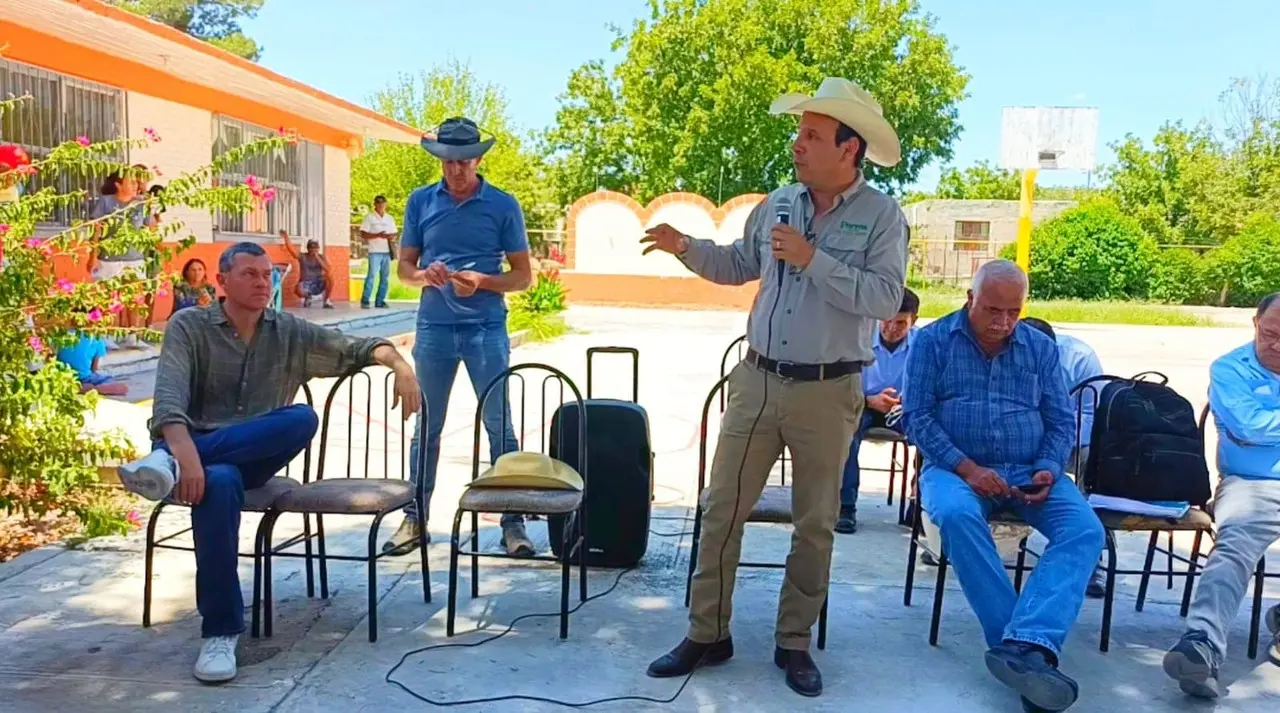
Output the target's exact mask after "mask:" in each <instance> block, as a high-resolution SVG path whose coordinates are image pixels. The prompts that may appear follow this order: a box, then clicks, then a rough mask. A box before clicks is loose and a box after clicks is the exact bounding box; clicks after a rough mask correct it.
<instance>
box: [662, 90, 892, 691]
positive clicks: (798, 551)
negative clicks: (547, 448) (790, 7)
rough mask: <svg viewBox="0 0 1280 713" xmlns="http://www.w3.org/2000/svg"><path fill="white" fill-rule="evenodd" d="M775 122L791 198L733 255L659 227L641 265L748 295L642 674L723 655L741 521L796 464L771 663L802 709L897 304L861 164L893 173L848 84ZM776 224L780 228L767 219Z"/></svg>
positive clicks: (803, 101)
mask: <svg viewBox="0 0 1280 713" xmlns="http://www.w3.org/2000/svg"><path fill="white" fill-rule="evenodd" d="M771 112H772V113H774V114H796V115H799V116H800V121H799V129H798V131H797V133H796V138H795V141H794V143H793V144H792V149H791V152H792V160H793V163H794V165H795V170H796V176H797V177H798V178H799V181H800V182H799V184H793V185H789V186H784V187H782V188H779V189H777V190H775V191H773V192H772V193H770V194H769V196H768V197H767V198H766V199H765V200H764V201H763V202H762V203H760V205H758V206H756V208H755V210H753V211H752V213H751V216H750V217H749V218H748V219H747V223H746V226H745V228H744V230H743V235H742V238H741V239H740V240H738V241H736V242H734V243H733V244H732V245H717V244H716V243H715V242H713V241H711V240H707V239H700V238H694V237H691V236H688V235H684V234H682V233H680V232H679V231H678V230H676V229H675V228H672V227H671V226H670V225H666V224H662V225H658V226H655V227H653V228H651V229H649V230H648V231H646V237H644V238H643V239H642V240H641V242H642V243H646V244H647V247H646V248H645V250H644V252H645V253H646V254H647V253H649V252H652V251H653V250H662V251H665V252H668V253H671V254H672V255H676V256H678V257H679V258H680V260H681V261H682V262H683V263H684V264H685V265H686V266H687V267H688V268H689V269H690V270H692V271H693V272H694V273H696V274H698V275H699V276H701V277H703V278H704V279H707V280H710V281H711V282H715V283H718V284H725V285H741V284H744V283H746V282H750V281H751V280H759V281H760V291H759V293H758V294H757V296H756V300H755V304H754V306H753V308H752V310H751V316H750V319H749V322H748V326H747V341H748V343H749V345H750V349H749V350H748V351H747V355H746V358H745V360H744V361H743V362H742V363H741V364H739V365H738V366H737V367H735V368H734V370H733V372H732V373H731V374H730V376H729V384H728V391H729V394H730V399H729V406H728V410H727V411H726V412H725V414H724V417H723V419H722V422H721V427H720V436H719V440H718V442H717V445H716V454H715V461H714V463H713V464H712V467H711V480H710V484H709V485H708V490H709V492H708V494H707V498H706V502H705V505H704V513H703V518H702V536H701V540H700V542H699V548H698V571H697V572H696V573H695V574H694V577H693V584H692V591H691V599H690V609H689V631H688V634H687V636H686V638H685V639H684V641H682V642H681V643H680V645H679V646H677V647H676V648H675V649H673V650H672V651H671V652H669V653H667V654H666V655H664V656H662V657H661V658H659V659H657V660H656V661H654V662H653V663H652V664H651V665H650V666H649V675H651V676H656V677H664V676H680V675H684V674H686V673H688V672H690V671H692V670H693V669H695V668H697V667H698V666H700V665H707V664H714V663H720V662H723V661H725V660H726V659H728V658H729V657H730V656H732V655H733V640H732V638H731V636H730V631H729V618H730V612H731V611H732V596H733V585H734V578H735V574H736V569H737V563H738V560H739V554H740V552H741V549H742V530H743V524H744V523H743V520H744V519H745V518H746V516H747V514H748V513H750V512H751V509H752V507H753V506H754V505H755V504H756V501H757V500H758V499H759V498H760V494H761V491H762V490H763V488H764V485H765V481H766V480H767V479H768V476H769V473H770V471H771V470H772V468H773V465H774V463H775V462H776V461H777V459H778V456H779V455H780V454H781V453H782V449H783V448H784V447H788V448H789V449H790V451H791V454H792V459H793V464H794V479H793V483H792V496H791V497H792V501H791V502H792V515H793V521H794V524H795V531H794V533H793V534H792V544H791V553H790V554H789V555H788V557H787V568H786V578H785V580H784V582H783V586H782V597H781V601H780V602H779V605H778V620H777V629H776V632H775V644H776V647H775V650H774V662H775V663H776V664H777V665H778V666H779V667H780V668H782V669H785V671H786V682H787V685H788V686H790V687H791V688H792V689H793V690H795V691H796V692H797V693H800V694H801V695H805V696H817V695H819V694H820V693H821V692H822V676H821V674H820V673H819V671H818V667H817V665H816V664H815V663H814V661H813V658H812V657H811V656H810V655H809V641H810V633H811V630H812V628H813V624H814V622H815V621H816V620H817V618H818V615H819V612H820V611H821V610H822V607H823V603H824V602H825V600H826V597H827V584H828V578H829V575H830V568H831V548H832V544H833V539H834V536H833V534H832V532H833V527H834V526H835V522H836V516H837V513H838V510H839V505H840V499H839V497H837V494H838V492H839V490H840V480H841V474H842V472H843V468H844V461H845V458H846V457H847V455H848V453H849V442H850V440H851V439H852V437H853V434H854V431H855V430H856V428H857V426H858V422H859V420H860V418H861V416H862V408H863V400H862V386H861V380H862V377H861V372H862V368H863V367H864V366H865V365H867V364H868V363H870V362H871V360H872V358H873V352H872V348H871V347H872V338H873V333H874V330H875V328H876V321H877V320H882V319H892V318H893V316H894V315H895V314H896V313H897V311H898V307H899V305H900V304H901V303H902V292H903V280H904V278H905V275H906V265H907V223H906V219H905V218H904V216H903V214H902V210H901V208H899V206H898V204H897V202H895V201H894V200H893V199H892V198H890V197H889V196H887V195H885V194H884V193H882V192H880V191H878V190H876V189H875V188H872V187H871V186H869V185H867V183H866V181H865V179H864V177H863V175H862V170H861V168H862V162H863V159H864V158H865V159H868V160H870V161H872V162H874V163H877V164H879V165H881V166H893V165H895V164H897V163H898V161H899V159H900V156H901V149H900V147H899V143H898V137H897V135H896V134H895V132H894V130H893V127H891V126H890V125H889V123H888V122H887V121H885V119H884V117H883V116H882V115H881V111H880V106H879V104H877V103H876V101H875V99H873V98H872V97H871V95H870V94H868V93H867V92H866V91H864V90H863V89H862V88H861V87H859V86H858V85H857V84H854V83H853V82H851V81H849V80H847V79H839V78H828V79H827V80H826V81H824V82H823V83H822V86H821V87H820V88H819V89H818V92H817V94H816V95H814V96H811V97H810V96H805V95H800V94H787V95H785V96H782V97H780V98H779V99H778V100H777V101H775V102H774V103H773V106H772V107H771ZM784 213H785V214H786V215H787V216H788V217H789V220H788V221H787V222H785V223H783V222H781V221H780V220H779V218H780V217H781V216H782V215H783V214H784Z"/></svg>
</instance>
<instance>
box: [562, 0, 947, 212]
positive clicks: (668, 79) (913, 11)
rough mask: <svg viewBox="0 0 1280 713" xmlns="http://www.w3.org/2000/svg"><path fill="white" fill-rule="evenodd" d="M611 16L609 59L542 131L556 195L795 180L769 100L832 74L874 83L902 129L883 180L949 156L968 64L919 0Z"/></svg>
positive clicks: (900, 183) (673, 6)
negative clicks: (895, 157) (622, 23)
mask: <svg viewBox="0 0 1280 713" xmlns="http://www.w3.org/2000/svg"><path fill="white" fill-rule="evenodd" d="M649 7H650V11H651V12H650V17H649V18H648V19H647V20H644V19H642V20H638V21H636V23H635V24H634V25H633V26H632V28H631V30H630V32H629V33H624V32H623V31H622V30H620V29H619V30H616V34H617V38H616V40H615V42H614V50H615V51H616V52H620V53H622V55H623V56H622V59H621V62H620V64H619V65H618V66H617V68H616V69H615V70H614V71H613V72H612V73H608V72H606V71H605V68H604V64H603V63H601V62H589V63H587V64H585V65H583V66H582V67H580V68H579V69H578V70H577V71H575V72H574V73H573V74H572V76H571V77H570V79H569V84H568V87H567V89H566V91H565V93H564V94H562V95H561V97H560V104H561V106H560V110H559V112H558V113H557V116H556V123H555V126H554V127H553V128H552V129H551V130H550V131H549V132H548V134H547V144H548V150H549V151H550V152H551V153H552V154H553V156H554V158H555V160H556V163H555V168H556V172H555V173H556V176H555V177H556V189H557V194H558V198H559V199H560V201H561V202H562V203H567V202H569V201H572V200H574V199H576V198H577V197H579V196H581V195H582V194H584V193H587V192H590V191H592V190H595V189H596V188H597V187H605V188H610V189H614V190H620V191H623V192H625V193H629V194H632V195H634V196H636V197H637V198H638V199H640V200H642V201H644V200H648V199H651V198H652V197H654V196H656V195H659V194H661V193H665V192H667V191H670V190H673V189H681V190H688V191H694V192H697V193H701V194H702V195H706V196H711V197H713V198H714V197H718V196H719V197H727V196H732V195H736V194H739V193H745V192H754V191H767V190H770V189H772V188H775V187H777V186H778V185H781V184H783V183H785V182H787V181H789V180H791V176H792V166H791V161H790V157H789V151H788V146H789V144H790V141H791V138H792V135H793V133H794V126H795V125H794V122H793V121H787V120H784V119H782V118H778V117H771V116H769V114H768V107H769V105H770V103H771V102H772V101H773V100H774V99H775V98H776V97H777V96H778V95H780V94H782V93H785V92H789V91H803V92H812V91H813V90H814V89H816V88H817V86H818V85H819V84H820V83H821V82H822V80H823V78H825V77H827V76H840V77H847V78H849V79H852V80H854V81H857V82H858V83H859V84H861V85H862V86H863V87H864V88H866V89H867V90H868V91H870V92H871V93H872V94H873V95H874V96H875V97H876V98H877V100H878V101H879V102H880V104H881V106H882V107H883V110H884V114H885V116H886V117H887V118H888V119H889V121H890V123H892V124H893V125H894V126H895V127H896V128H897V131H898V133H899V135H900V136H901V138H902V148H903V159H902V162H901V163H900V164H898V166H896V167H894V168H891V169H881V168H879V167H875V166H870V165H869V166H868V169H867V177H868V179H869V180H872V181H874V182H876V183H877V184H878V185H880V186H883V187H884V188H886V189H887V190H890V191H895V192H896V191H900V190H901V189H902V188H903V187H905V186H907V185H910V184H911V183H912V182H914V181H915V179H916V177H917V175H918V174H919V172H920V170H921V169H922V168H923V167H924V166H925V165H927V164H928V163H930V162H931V161H934V160H937V159H943V160H945V159H948V158H950V157H951V155H952V154H951V146H952V143H953V142H954V141H955V139H956V137H957V136H958V135H959V133H960V123H959V119H958V112H957V103H958V102H959V101H960V100H961V99H963V98H964V96H965V87H966V86H967V84H968V81H969V77H968V75H967V74H966V73H964V71H963V70H962V69H961V68H959V67H957V66H956V64H955V62H954V61H953V57H952V49H951V46H950V45H949V44H948V43H947V41H946V38H945V37H943V36H942V35H941V34H940V33H938V32H937V31H936V29H935V27H934V19H933V17H931V16H930V15H927V14H925V13H922V12H921V11H920V9H919V5H918V3H917V2H916V0H894V1H893V2H880V1H876V2H870V1H868V0H828V1H827V2H822V3H817V4H815V3H812V2H810V1H809V0H650V2H649Z"/></svg>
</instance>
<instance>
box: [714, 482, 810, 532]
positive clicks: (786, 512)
mask: <svg viewBox="0 0 1280 713" xmlns="http://www.w3.org/2000/svg"><path fill="white" fill-rule="evenodd" d="M710 493H711V491H710V490H703V491H702V497H701V498H700V500H701V501H702V502H701V504H702V508H703V509H704V510H705V509H706V507H707V498H708V496H709V495H710ZM747 522H777V523H785V524H789V523H790V522H791V487H790V486H786V485H766V486H765V488H764V492H763V493H761V494H760V500H759V501H758V502H757V503H756V506H755V507H753V508H751V515H750V516H748V517H747Z"/></svg>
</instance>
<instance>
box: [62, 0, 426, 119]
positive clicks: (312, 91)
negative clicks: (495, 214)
mask: <svg viewBox="0 0 1280 713" xmlns="http://www.w3.org/2000/svg"><path fill="white" fill-rule="evenodd" d="M63 1H64V2H69V3H71V4H73V5H78V6H80V7H81V8H83V9H85V10H88V11H89V12H92V13H94V14H96V15H99V16H101V17H106V18H110V19H112V20H116V21H119V22H123V23H126V24H129V25H132V26H133V27H136V28H139V29H141V30H145V31H147V32H150V33H151V34H153V35H155V36H157V37H162V38H164V39H166V40H169V41H172V42H176V43H178V44H181V45H184V46H186V47H188V48H189V49H193V50H195V51H197V52H200V53H203V54H206V55H208V56H210V57H214V58H216V59H219V60H222V61H224V62H226V63H227V64H231V65H234V66H236V67H238V68H240V69H245V70H248V71H250V72H253V73H254V74H257V75H258V76H260V77H262V78H263V79H268V80H270V81H272V82H275V83H276V84H280V85H283V86H286V87H289V88H291V89H296V90H298V91H300V92H302V93H304V94H307V95H308V96H310V97H312V98H314V99H319V100H320V101H322V102H325V103H326V104H331V105H333V106H336V107H340V108H342V109H346V110H348V111H352V112H355V113H357V114H360V115H362V116H365V117H366V118H369V119H373V120H375V121H377V122H379V123H382V124H385V125H387V126H390V127H392V128H395V129H400V130H401V131H407V132H409V133H411V134H420V133H421V132H420V131H419V130H418V129H415V128H413V127H412V126H409V125H408V124H402V123H400V122H398V121H396V120H395V119H391V118H389V117H386V116H383V115H382V114H379V113H378V112H376V111H373V110H372V109H368V108H366V107H362V106H360V105H359V104H353V103H351V102H349V101H346V100H345V99H340V98H338V97H335V96H333V95H332V94H326V93H325V92H322V91H320V90H319V89H316V88H315V87H312V86H308V85H306V84H303V83H302V82H299V81H297V80H294V79H290V78H288V77H286V76H284V75H282V74H277V73H275V72H272V71H271V70H269V69H267V68H266V67H263V66H262V65H260V64H258V63H257V62H251V61H249V60H247V59H244V58H243V57H237V56H236V55H234V54H231V53H230V52H227V51H226V50H223V49H220V48H218V47H214V46H213V45H211V44H209V43H208V42H205V41H203V40H199V39H196V38H195V37H192V36H190V35H188V34H186V33H185V32H180V31H178V30H175V29H174V28H172V27H169V26H168V25H164V24H161V23H159V22H155V21H153V20H150V19H147V18H145V17H142V16H141V15H136V14H134V13H132V12H129V11H128V10H121V9H120V8H118V7H115V6H113V5H108V4H106V3H104V2H101V0H63ZM144 93H145V92H144ZM272 128H274V127H272Z"/></svg>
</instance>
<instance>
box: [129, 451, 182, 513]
mask: <svg viewBox="0 0 1280 713" xmlns="http://www.w3.org/2000/svg"><path fill="white" fill-rule="evenodd" d="M116 474H117V475H119V476H120V482H121V484H123V485H124V489H125V490H128V491H129V492H131V493H137V494H138V495H141V496H142V497H144V498H146V499H147V500H156V501H159V500H164V499H165V498H166V497H168V495H169V493H171V492H173V486H174V484H175V483H177V482H178V462H177V461H175V460H174V459H173V456H171V455H169V452H168V451H163V450H159V449H157V450H154V451H151V452H150V453H148V454H147V455H145V456H143V457H141V458H139V459H138V460H135V461H134V462H132V463H126V464H124V465H122V466H120V467H118V468H116Z"/></svg>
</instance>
